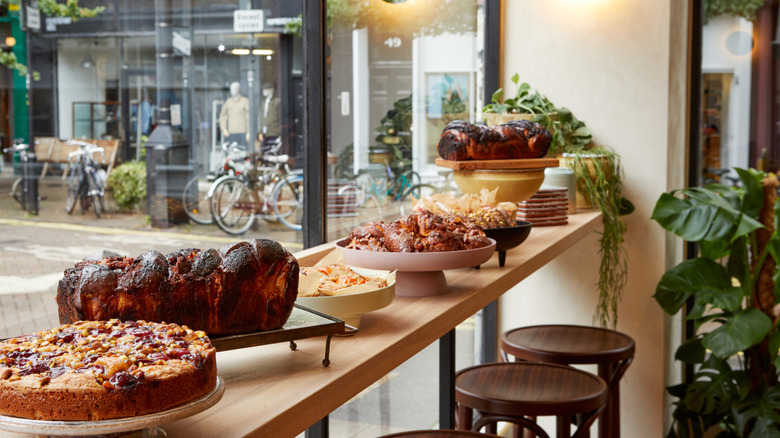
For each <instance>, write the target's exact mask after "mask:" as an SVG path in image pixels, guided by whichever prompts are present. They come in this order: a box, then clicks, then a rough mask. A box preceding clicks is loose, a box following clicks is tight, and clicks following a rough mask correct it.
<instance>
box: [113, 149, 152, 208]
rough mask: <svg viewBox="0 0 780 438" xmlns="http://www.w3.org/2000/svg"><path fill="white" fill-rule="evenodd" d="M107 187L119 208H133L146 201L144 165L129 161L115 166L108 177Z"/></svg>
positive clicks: (141, 162) (140, 162)
mask: <svg viewBox="0 0 780 438" xmlns="http://www.w3.org/2000/svg"><path fill="white" fill-rule="evenodd" d="M107 186H108V188H109V189H111V191H112V193H113V194H114V200H115V201H116V205H117V206H119V208H121V209H123V210H131V209H133V208H135V207H136V206H137V205H138V204H139V203H141V201H143V200H145V199H146V163H144V162H143V161H130V162H127V163H124V164H121V165H119V166H117V167H116V168H115V169H114V170H112V171H111V174H110V175H109V176H108V183H107Z"/></svg>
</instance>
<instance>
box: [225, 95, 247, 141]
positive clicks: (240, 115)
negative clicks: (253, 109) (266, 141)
mask: <svg viewBox="0 0 780 438" xmlns="http://www.w3.org/2000/svg"><path fill="white" fill-rule="evenodd" d="M219 127H220V129H221V130H222V138H223V139H224V141H228V142H233V141H235V142H237V143H239V144H246V142H247V141H249V99H247V98H246V97H244V96H242V95H241V84H239V83H238V82H233V83H232V84H230V97H228V98H227V100H225V103H223V104H222V111H220V113H219Z"/></svg>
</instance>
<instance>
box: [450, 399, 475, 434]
mask: <svg viewBox="0 0 780 438" xmlns="http://www.w3.org/2000/svg"><path fill="white" fill-rule="evenodd" d="M473 422H474V411H473V410H472V409H471V408H470V407H468V406H465V405H462V404H459V405H458V415H457V417H456V418H455V428H456V429H458V430H471V426H472V424H473Z"/></svg>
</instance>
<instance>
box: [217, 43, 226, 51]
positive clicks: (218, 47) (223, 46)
mask: <svg viewBox="0 0 780 438" xmlns="http://www.w3.org/2000/svg"><path fill="white" fill-rule="evenodd" d="M217 50H219V51H220V52H224V51H225V45H224V44H220V45H218V46H217Z"/></svg>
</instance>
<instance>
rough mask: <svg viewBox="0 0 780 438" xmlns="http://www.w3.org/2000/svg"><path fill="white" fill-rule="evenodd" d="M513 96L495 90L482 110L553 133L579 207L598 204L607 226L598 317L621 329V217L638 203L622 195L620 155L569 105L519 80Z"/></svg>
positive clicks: (623, 227)
mask: <svg viewBox="0 0 780 438" xmlns="http://www.w3.org/2000/svg"><path fill="white" fill-rule="evenodd" d="M512 82H513V83H514V84H515V85H516V86H517V87H518V88H517V93H516V94H515V96H514V97H513V98H508V99H504V92H503V90H502V89H498V90H496V92H495V93H493V97H492V103H491V104H489V105H486V106H485V108H484V109H483V113H484V114H483V116H484V117H486V120H487V121H488V124H489V125H491V124H499V123H505V122H506V121H508V120H501V121H499V122H491V121H489V120H488V118H489V117H490V116H491V115H502V116H505V117H511V116H512V115H515V116H518V115H520V117H522V118H525V119H528V120H531V121H533V122H536V123H540V124H542V125H543V126H545V128H547V130H549V131H550V132H551V133H552V134H553V142H552V145H551V147H550V152H548V154H552V155H557V154H562V155H563V158H562V159H561V165H562V166H565V167H569V168H571V169H572V170H573V171H574V175H575V177H576V178H577V188H578V190H577V192H578V194H577V198H578V202H577V204H578V206H581V207H585V208H598V209H599V210H600V211H601V214H602V221H603V229H602V232H601V237H600V238H599V245H600V249H599V252H600V254H601V265H600V267H599V283H598V288H599V298H598V304H597V305H596V310H595V312H594V315H593V321H594V322H595V323H598V324H599V325H600V326H602V327H612V328H614V327H616V325H617V309H618V304H619V303H620V300H621V296H622V293H623V287H624V286H625V282H626V277H627V269H628V262H627V254H626V252H625V250H624V249H623V247H622V244H623V237H624V235H625V233H626V224H625V222H624V221H623V219H622V216H623V215H625V214H628V213H631V212H632V211H633V209H634V207H633V204H631V202H630V201H628V200H627V199H626V198H625V197H623V172H622V169H621V166H620V156H619V155H618V154H617V153H615V152H614V151H613V150H612V149H609V148H607V147H605V146H596V145H595V144H594V142H593V137H592V133H591V130H590V128H589V127H588V126H587V125H586V124H585V122H584V121H582V120H580V119H578V118H577V117H575V116H574V114H573V113H572V111H571V110H569V109H568V108H566V107H556V106H555V105H554V104H553V103H552V102H551V101H550V100H549V99H548V98H547V97H545V96H544V95H542V94H541V93H539V92H538V91H536V90H534V89H533V88H532V87H531V86H530V85H529V84H528V83H522V84H519V85H518V83H519V82H520V79H519V76H518V75H517V74H515V75H513V76H512Z"/></svg>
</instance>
